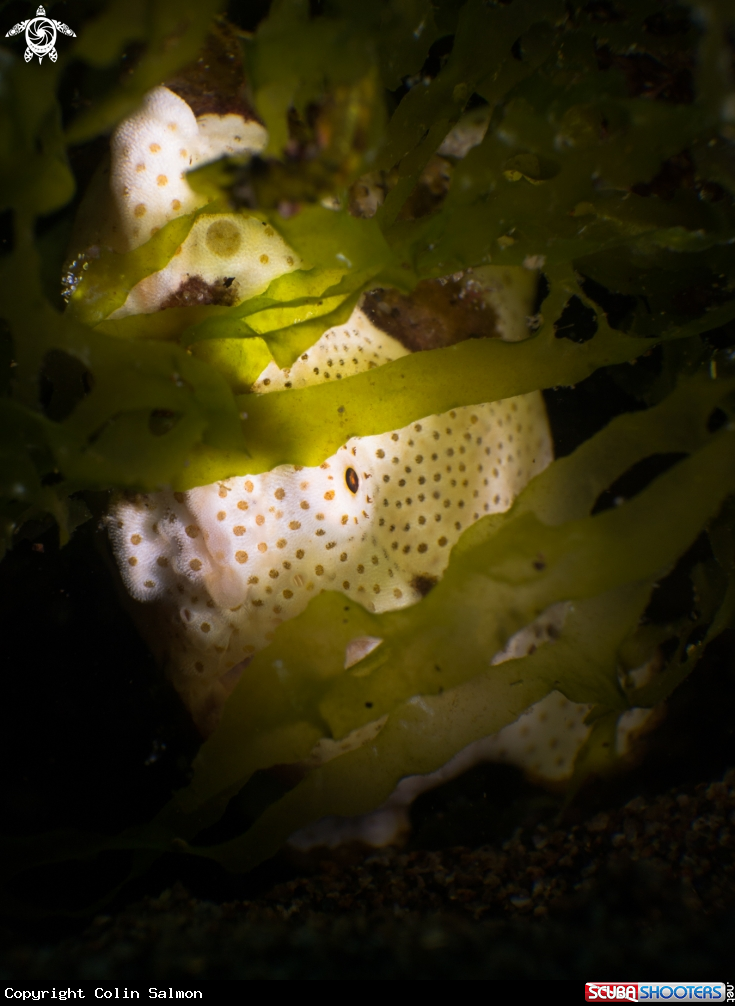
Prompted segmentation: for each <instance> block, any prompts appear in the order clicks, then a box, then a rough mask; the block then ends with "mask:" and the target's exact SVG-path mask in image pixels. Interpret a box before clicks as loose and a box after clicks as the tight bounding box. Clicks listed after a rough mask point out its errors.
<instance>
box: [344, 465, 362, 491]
mask: <svg viewBox="0 0 735 1006" xmlns="http://www.w3.org/2000/svg"><path fill="white" fill-rule="evenodd" d="M345 482H346V483H347V488H348V489H349V490H350V492H351V493H356V492H357V490H358V489H359V487H360V480H359V479H358V477H357V472H356V471H355V469H354V468H348V469H347V471H346V472H345Z"/></svg>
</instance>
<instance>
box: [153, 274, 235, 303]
mask: <svg viewBox="0 0 735 1006" xmlns="http://www.w3.org/2000/svg"><path fill="white" fill-rule="evenodd" d="M237 301H238V295H237V283H233V281H232V278H231V277H226V278H225V279H223V280H221V281H220V282H219V283H207V282H206V280H204V279H202V277H201V276H189V278H188V279H187V280H185V281H184V282H183V283H182V284H181V286H180V287H179V288H178V289H177V290H175V291H174V292H173V293H171V294H169V296H168V297H167V298H166V299H165V300H164V301H163V303H162V304H161V308H160V310H162V311H163V310H165V309H166V308H169V307H192V306H194V305H202V304H218V305H221V306H223V307H231V306H232V305H233V304H236V303H237Z"/></svg>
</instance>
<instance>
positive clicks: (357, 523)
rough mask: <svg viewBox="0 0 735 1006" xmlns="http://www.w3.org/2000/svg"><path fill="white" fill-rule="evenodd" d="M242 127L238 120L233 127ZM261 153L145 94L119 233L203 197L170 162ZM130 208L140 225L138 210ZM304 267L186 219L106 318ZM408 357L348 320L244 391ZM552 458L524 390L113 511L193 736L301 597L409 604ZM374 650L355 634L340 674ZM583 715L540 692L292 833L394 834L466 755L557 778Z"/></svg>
mask: <svg viewBox="0 0 735 1006" xmlns="http://www.w3.org/2000/svg"><path fill="white" fill-rule="evenodd" d="M210 119H211V120H212V121H205V120H210ZM214 120H217V121H214ZM230 120H237V121H230ZM243 126H248V127H252V128H250V131H249V132H247V133H246V132H245V130H244V129H243ZM264 143H265V134H264V131H263V130H262V127H260V126H259V125H258V124H257V123H248V124H245V123H244V122H243V120H242V119H240V118H239V117H238V116H224V117H219V116H213V117H207V116H205V117H202V118H201V119H200V120H196V119H195V118H194V116H193V114H192V112H191V110H190V109H189V107H188V105H186V103H185V102H183V101H182V100H181V99H180V98H178V97H177V96H176V95H174V94H172V92H170V91H167V89H165V88H156V89H155V90H154V91H152V92H151V93H150V94H149V95H148V96H147V97H146V100H145V102H144V105H143V107H142V108H141V110H140V111H139V112H138V113H136V114H135V115H133V116H131V117H130V118H129V119H128V120H126V121H125V122H123V123H122V124H121V125H120V126H119V127H118V129H117V131H116V133H115V135H114V137H113V141H112V167H111V178H112V186H113V193H114V196H115V200H116V205H117V207H118V211H119V220H120V226H121V232H120V234H119V235H118V240H119V241H120V242H122V244H123V245H124V246H126V247H128V248H132V247H136V246H137V245H138V244H140V243H142V242H143V241H145V240H147V238H148V237H149V236H150V233H151V230H152V229H153V228H155V227H159V226H161V225H162V224H163V223H165V222H167V221H168V220H169V219H173V216H176V215H180V214H182V213H188V212H191V211H192V210H193V209H196V208H198V207H199V206H200V205H201V202H200V201H199V197H198V196H196V195H195V194H194V193H193V192H192V191H191V189H190V188H189V186H188V185H187V183H186V180H185V178H184V177H183V175H182V174H181V171H182V168H183V166H184V161H185V160H187V159H188V164H189V165H193V164H194V163H196V159H197V158H199V160H200V162H201V161H204V160H206V159H211V158H212V157H215V156H219V154H221V153H223V152H226V151H230V148H233V149H235V150H238V151H239V150H242V149H249V150H256V149H260V148H262V146H263V145H264ZM154 148H157V149H154ZM182 150H183V151H186V157H184V155H183V154H182ZM140 164H143V165H144V167H143V169H139V165H140ZM180 165H181V166H180ZM174 169H175V170H174ZM160 175H165V177H166V183H165V184H162V183H161V182H160V181H159V176H160ZM140 205H143V206H145V212H144V213H141V212H140V210H139V209H137V211H136V208H137V207H139V206H140ZM213 227H214V228H215V231H212V228H213ZM268 230H271V229H270V228H268ZM215 232H217V233H215ZM210 238H213V240H210ZM217 243H219V245H220V247H219V250H218V249H217V248H216V247H214V245H217ZM223 251H224V252H228V254H222V252H223ZM264 256H265V257H266V259H267V261H265V262H264V261H263V257H264ZM299 264H300V263H299V262H298V260H297V258H296V256H295V253H293V252H292V251H291V250H290V249H288V247H287V246H286V245H285V244H284V243H283V241H282V240H281V239H280V237H279V236H278V235H277V234H275V233H274V232H273V231H272V230H271V233H269V234H268V233H265V228H264V227H263V225H262V224H261V222H260V221H257V220H256V219H255V218H248V217H246V216H244V215H234V214H220V215H217V216H216V217H215V216H212V215H205V216H201V217H200V218H199V220H198V221H197V223H196V224H195V225H194V227H193V228H192V232H191V234H190V235H189V238H188V239H187V241H186V242H185V243H184V244H183V245H182V248H181V249H180V253H179V254H177V255H176V256H175V257H174V258H173V259H172V260H171V262H170V263H169V265H168V266H166V268H165V269H163V270H161V271H160V272H159V273H157V274H155V275H154V276H152V277H149V278H148V279H147V280H144V281H143V283H141V284H139V285H138V287H136V288H135V289H134V290H133V291H131V294H130V295H129V298H128V301H127V302H126V304H125V305H124V307H123V308H122V309H120V311H119V312H118V315H122V314H134V313H145V312H150V311H155V310H158V309H159V308H160V307H161V306H162V305H163V304H164V303H165V301H166V299H167V297H169V296H170V294H171V292H172V291H175V290H177V289H178V288H179V287H180V286H181V284H182V283H185V282H186V280H187V279H188V278H190V277H191V276H193V275H196V276H200V277H202V279H203V280H204V282H207V283H216V282H218V281H219V280H220V279H221V276H222V275H227V276H228V277H229V276H236V277H237V283H238V284H239V289H238V290H237V299H244V297H246V296H251V295H252V294H253V293H257V292H259V291H260V290H261V289H265V287H266V286H267V285H268V282H270V280H271V279H272V278H274V277H275V276H276V275H279V274H280V273H282V272H286V271H289V270H291V269H295V268H298V267H299ZM480 272H481V271H480ZM478 275H479V274H478ZM486 280H487V281H486ZM477 281H478V282H482V283H483V287H484V289H486V291H487V295H488V297H489V299H490V301H491V302H492V303H493V305H494V307H495V309H496V310H497V314H498V317H499V319H500V320H501V321H502V326H500V327H501V329H502V330H501V331H500V335H501V337H503V338H506V339H511V340H515V339H517V338H519V337H521V336H522V334H523V331H525V316H526V315H527V314H528V313H529V309H530V301H528V298H527V297H526V296H525V294H524V295H522V296H521V295H519V294H518V293H517V292H515V293H514V288H513V285H512V283H510V282H509V283H504V282H503V281H502V280H501V279H499V278H498V277H497V276H494V274H493V276H490V277H489V279H488V278H481V279H479V280H477ZM493 284H494V285H493ZM516 289H517V288H516ZM530 298H531V300H532V292H531V294H530ZM527 301H528V302H527ZM516 322H517V323H516ZM407 352H408V351H407V350H406V349H405V348H404V347H403V346H402V345H401V343H399V342H398V341H396V340H395V339H393V338H392V337H391V336H389V335H387V334H385V333H384V332H382V331H381V330H379V329H377V328H375V326H374V325H373V324H372V323H371V322H370V321H369V320H368V319H367V317H366V316H365V315H364V314H363V313H362V311H361V310H360V309H359V308H357V309H356V310H355V312H354V313H353V315H352V317H351V319H350V321H349V322H348V323H347V324H346V325H344V326H338V327H336V328H334V329H331V330H330V331H328V332H326V333H325V334H324V335H323V336H322V337H321V338H320V340H319V341H318V343H317V344H316V345H315V346H312V347H311V348H310V349H309V350H308V351H307V352H305V353H304V354H303V355H302V356H301V357H300V358H299V359H298V360H297V361H296V362H295V363H294V364H293V365H292V366H291V367H290V368H288V369H285V370H280V369H279V368H278V367H277V365H276V364H275V363H273V362H271V363H270V364H269V366H268V367H267V368H266V369H265V370H264V371H263V373H262V374H261V375H260V377H259V378H258V380H257V381H256V383H255V385H254V386H253V391H254V392H255V393H260V394H264V393H268V392H270V391H274V390H281V389H288V388H297V387H303V386H306V385H309V384H314V383H319V382H321V381H329V380H340V379H343V378H345V377H348V376H350V375H352V374H356V373H360V372H362V371H365V370H367V369H369V368H371V367H375V366H380V365H381V364H383V363H386V362H389V361H391V360H394V359H397V358H398V357H400V356H403V355H405V354H406V353H407ZM551 460H552V444H551V437H550V432H549V428H548V422H547V419H546V414H545V410H544V406H543V401H542V398H541V395H540V394H531V395H524V396H520V397H518V398H514V399H509V400H507V401H501V402H495V403H492V404H487V405H479V406H473V407H468V408H461V409H457V410H454V411H452V412H450V413H447V414H445V415H442V416H429V417H427V418H425V419H422V420H421V421H420V422H417V423H413V424H411V425H410V426H407V427H405V428H403V429H401V430H394V431H391V432H388V433H385V434H382V435H379V436H372V437H363V438H360V437H356V438H353V439H352V440H350V441H349V442H348V443H347V444H345V445H343V446H342V447H341V448H340V449H339V450H338V451H337V452H336V453H335V454H334V455H332V457H330V458H327V459H325V461H324V463H323V464H322V465H321V466H319V467H316V468H301V467H298V466H290V465H283V466H280V467H279V468H276V469H274V470H273V471H271V472H266V473H263V474H261V475H257V476H251V475H248V474H247V473H242V474H241V475H240V476H238V477H236V478H231V479H225V480H223V481H221V482H217V483H214V484H212V485H209V486H202V487H199V488H196V489H192V490H191V491H190V492H188V493H173V492H160V493H156V494H151V495H148V496H138V497H136V498H134V499H128V500H122V501H119V502H118V503H117V504H116V505H115V506H114V507H113V508H112V509H111V512H110V514H109V518H108V527H109V530H110V536H111V539H112V542H113V547H114V550H115V554H116V556H117V560H118V563H119V566H120V569H121V571H122V575H123V579H124V581H125V584H126V586H127V588H128V590H129V592H130V594H131V595H132V596H133V597H134V598H135V599H136V600H138V601H142V602H153V603H152V604H151V606H150V610H153V611H155V612H156V636H157V638H158V640H159V641H160V643H161V645H160V647H159V649H160V650H162V651H165V652H166V653H167V662H168V671H169V673H170V675H171V677H172V680H173V682H174V684H175V686H176V688H177V689H178V691H179V693H180V694H181V696H182V698H183V700H184V701H185V703H186V704H187V706H188V707H189V709H190V710H191V712H192V715H193V717H194V719H195V721H196V722H197V724H198V725H199V727H200V729H201V730H202V732H203V733H205V734H206V733H208V732H210V731H211V730H212V729H213V727H214V726H215V725H216V722H217V719H218V716H219V712H220V710H221V708H222V705H223V703H224V701H225V699H226V697H227V695H228V694H229V692H230V691H231V690H232V688H233V687H234V684H235V682H236V680H237V677H238V673H239V668H241V667H242V662H243V660H247V659H249V657H250V656H251V655H252V654H253V653H255V652H257V651H258V650H260V649H261V648H263V647H264V646H266V645H267V643H268V642H269V640H270V639H271V638H272V637H273V632H274V630H275V628H276V627H277V626H278V624H279V623H280V622H282V621H283V620H284V619H287V618H290V617H293V616H294V615H296V614H297V613H299V612H300V611H302V610H303V609H304V607H305V606H306V605H307V603H308V601H309V599H310V598H311V597H312V596H314V594H315V593H317V592H318V591H320V590H322V589H336V590H340V591H343V592H344V593H345V594H346V595H347V596H349V597H350V598H352V599H353V600H355V601H358V602H359V603H361V604H363V605H364V606H365V607H367V608H368V609H369V610H371V611H376V612H382V611H388V610H394V609H397V608H401V607H404V606H406V605H410V604H413V603H415V602H416V601H418V600H419V599H420V597H421V596H422V592H421V590H420V589H419V586H420V584H419V583H418V581H417V578H433V577H440V576H441V575H442V573H443V571H444V570H445V568H446V565H447V562H448V558H449V553H450V550H451V548H452V546H453V544H454V543H455V542H456V541H457V539H458V538H459V536H460V534H461V533H462V531H463V530H464V529H465V528H466V527H468V526H469V525H470V524H472V523H473V522H474V521H476V520H478V519H479V518H480V517H481V516H483V515H484V514H486V513H493V512H498V511H502V510H505V509H507V508H508V507H509V506H510V504H511V503H512V501H513V499H514V498H515V496H516V495H517V494H518V492H520V490H521V489H522V488H523V487H524V486H525V485H526V483H527V482H528V481H529V479H531V478H532V477H533V476H534V475H535V474H536V473H538V472H539V471H541V470H542V469H543V468H544V467H545V466H546V465H547V464H549V463H550V461H551ZM565 612H566V607H565V606H564V605H559V606H556V607H555V608H554V609H550V610H549V612H547V613H544V615H542V616H541V617H540V618H539V619H538V620H537V622H536V623H534V624H533V625H531V626H528V627H527V628H526V629H524V630H522V631H521V632H519V633H517V634H516V636H515V637H514V638H513V639H512V640H511V641H509V644H508V646H507V647H506V649H505V650H504V651H503V653H502V654H498V655H496V656H495V658H494V661H495V662H499V661H500V660H508V659H513V658H514V657H518V656H522V655H524V654H526V653H527V652H531V651H532V649H533V648H535V647H536V646H537V645H539V644H540V643H548V642H549V641H550V640H551V639H552V638H553V637H554V635H555V634H556V632H557V631H558V629H559V628H560V626H561V625H562V623H563V620H564V616H565ZM379 643H380V640H377V639H372V638H371V639H367V640H355V641H353V643H351V644H350V647H348V652H347V653H346V655H345V661H346V665H352V664H354V663H357V662H358V661H359V660H360V659H361V658H362V656H364V654H365V653H367V652H369V651H370V649H372V648H374V647H375V646H376V645H379ZM587 709H588V707H586V706H583V705H576V704H574V703H571V702H569V701H568V700H567V699H565V698H564V697H563V696H561V695H560V694H559V693H552V694H551V695H550V696H547V697H546V698H545V699H544V700H543V701H542V702H540V703H538V704H537V705H536V706H533V707H532V708H531V709H529V710H527V711H526V713H524V715H523V716H522V717H521V718H520V719H519V720H518V721H516V723H513V724H510V725H509V726H507V727H505V728H504V729H503V730H502V731H500V732H499V733H498V734H497V735H495V736H494V737H490V738H486V739H484V740H482V741H478V742H476V743H475V744H473V745H470V747H468V748H467V749H465V751H463V752H460V753H459V754H458V755H457V756H456V757H455V758H454V759H452V761H451V762H450V763H449V764H448V765H447V766H445V767H444V768H443V769H441V770H440V771H439V772H436V773H433V774H432V775H430V776H426V777H412V778H411V779H405V780H403V781H402V782H401V784H400V785H399V787H398V788H397V790H396V792H395V793H394V794H393V796H392V797H391V798H390V800H389V801H388V802H387V803H386V804H385V805H384V806H383V808H380V809H379V810H378V811H376V812H375V813H374V814H372V815H368V816H367V817H365V818H356V819H351V820H344V819H329V820H325V821H324V822H321V823H320V824H318V825H316V826H312V827H311V828H309V829H305V830H304V831H303V832H300V833H299V834H298V835H297V836H294V839H293V841H294V843H295V844H297V845H300V846H301V847H309V846H311V845H315V844H335V843H336V842H338V841H343V840H346V839H350V838H360V839H362V840H364V841H368V842H374V844H383V843H384V842H386V841H390V840H391V839H392V838H394V837H395V836H396V835H397V834H398V833H399V832H400V830H401V829H402V828H403V827H405V825H406V822H407V817H406V811H405V808H406V806H407V805H408V804H409V803H410V802H411V800H413V799H414V798H415V796H416V795H417V794H418V793H419V792H422V791H423V790H425V789H428V788H430V787H431V786H434V785H437V784H438V783H440V782H442V781H445V780H446V779H448V778H452V777H453V776H454V775H457V774H458V773H459V772H460V771H463V770H464V769H465V768H467V767H469V766H470V765H472V764H475V763H476V762H477V761H480V760H485V759H491V760H500V761H508V762H511V763H513V764H516V765H519V766H521V767H522V768H524V769H526V770H527V771H530V772H531V773H532V774H533V775H535V776H537V777H541V778H545V779H548V780H561V779H563V778H566V777H568V776H569V774H570V773H571V771H572V768H573V764H574V758H575V756H576V753H577V751H578V750H579V747H580V746H581V744H582V743H583V741H584V739H585V737H586V736H587V733H588V728H587V727H586V726H585V725H584V723H583V718H584V716H585V715H586V712H587ZM381 726H382V721H380V722H377V723H376V724H370V725H368V727H366V728H363V730H362V731H360V732H358V734H359V736H357V735H356V736H355V737H352V736H351V737H350V738H345V739H342V740H341V739H337V740H335V741H332V740H324V741H322V742H320V745H317V748H315V750H314V752H313V757H312V761H313V763H315V764H318V763H320V762H323V761H325V760H328V759H329V758H331V757H335V756H336V755H338V754H339V753H340V752H341V751H342V750H343V749H349V748H350V747H354V746H357V745H359V744H361V743H364V742H365V740H366V739H369V738H370V737H373V736H375V735H376V734H377V733H378V732H379V730H380V729H381Z"/></svg>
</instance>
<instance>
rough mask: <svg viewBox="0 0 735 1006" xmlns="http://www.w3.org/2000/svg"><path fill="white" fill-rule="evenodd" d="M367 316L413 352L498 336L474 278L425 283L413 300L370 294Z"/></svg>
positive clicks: (365, 305) (382, 291)
mask: <svg viewBox="0 0 735 1006" xmlns="http://www.w3.org/2000/svg"><path fill="white" fill-rule="evenodd" d="M363 311H364V312H365V314H366V315H367V316H368V318H369V319H370V321H371V322H372V323H373V324H374V325H375V326H377V327H378V328H380V329H382V331H384V332H387V333H388V335H392V336H393V338H394V339H398V341H399V342H400V343H402V345H404V346H405V347H406V349H409V350H411V352H417V351H420V350H424V349H440V348H442V347H444V346H453V345H455V343H457V342H464V340H465V339H491V338H497V337H498V335H499V333H498V330H497V315H496V313H495V311H494V310H493V308H492V306H491V305H490V304H488V302H487V300H486V298H485V296H484V291H483V290H482V289H480V288H479V285H477V284H475V283H473V281H472V278H471V274H468V275H461V276H459V277H452V278H450V279H441V280H438V279H431V280H423V281H422V282H421V283H419V284H418V286H417V287H416V289H415V290H414V291H413V293H412V294H411V296H410V297H408V296H405V295H404V294H402V293H399V292H398V291H397V290H390V289H380V288H379V289H377V290H372V291H370V293H368V294H366V295H365V299H364V302H363Z"/></svg>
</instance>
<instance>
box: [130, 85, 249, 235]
mask: <svg viewBox="0 0 735 1006" xmlns="http://www.w3.org/2000/svg"><path fill="white" fill-rule="evenodd" d="M266 139H267V134H266V131H265V129H264V128H263V126H261V125H260V123H259V122H255V121H251V122H246V121H245V120H244V119H243V118H242V116H240V115H211V114H210V115H203V116H201V117H200V118H199V119H196V118H195V117H194V113H193V112H192V110H191V108H190V107H189V105H187V103H186V102H185V101H184V100H183V98H179V96H178V95H177V94H174V92H173V91H169V89H168V88H167V87H155V88H153V90H152V91H149V92H148V94H146V95H145V97H144V99H143V102H142V104H141V105H140V107H139V108H138V109H137V110H136V111H135V112H133V114H132V115H129V116H128V117H127V118H126V119H123V121H122V122H121V123H120V125H119V126H118V127H117V129H116V130H115V132H114V133H113V134H112V138H111V140H110V150H111V155H112V163H111V170H110V191H111V192H112V198H113V201H114V204H115V207H116V209H117V214H118V217H119V230H118V232H117V241H116V244H117V248H116V250H117V251H129V250H131V249H132V248H138V247H139V246H140V245H142V244H144V243H145V242H146V241H147V240H148V239H149V238H150V237H151V235H152V234H154V233H155V231H156V230H158V229H159V228H160V227H163V225H164V224H165V223H168V221H169V220H173V219H174V218H175V217H179V216H184V215H185V214H187V213H192V212H193V211H194V210H196V209H198V208H199V207H200V206H203V205H204V204H205V203H206V198H205V197H204V196H202V195H200V194H198V193H196V192H194V191H193V190H192V188H191V187H190V185H189V183H188V182H187V180H186V172H187V171H189V170H191V169H192V168H195V167H197V166H198V165H201V164H206V163H207V162H208V161H212V160H215V159H216V158H218V157H222V156H223V155H225V154H235V153H254V152H257V151H259V150H262V149H263V147H264V146H265V143H266Z"/></svg>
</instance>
